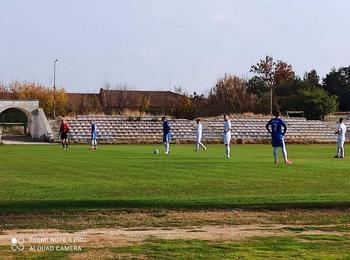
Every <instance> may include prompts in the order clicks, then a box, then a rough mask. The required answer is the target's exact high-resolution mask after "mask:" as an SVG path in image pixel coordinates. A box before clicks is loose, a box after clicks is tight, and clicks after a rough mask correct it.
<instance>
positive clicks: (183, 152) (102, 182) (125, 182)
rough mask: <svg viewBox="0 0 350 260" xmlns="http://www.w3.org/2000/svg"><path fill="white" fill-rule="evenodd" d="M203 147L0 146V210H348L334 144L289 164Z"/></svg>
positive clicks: (348, 163) (241, 148)
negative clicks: (65, 148) (156, 151)
mask: <svg viewBox="0 0 350 260" xmlns="http://www.w3.org/2000/svg"><path fill="white" fill-rule="evenodd" d="M155 148H159V149H160V151H161V153H160V154H158V155H155V154H153V149H155ZM208 148H209V149H208V151H206V152H203V151H200V152H194V151H193V149H194V146H193V145H172V146H171V154H170V155H164V154H163V152H162V151H163V149H162V146H161V145H113V146H112V145H104V146H100V147H99V150H97V151H91V150H89V146H87V145H71V146H70V150H69V151H62V150H61V147H60V146H57V145H47V146H24V145H23V146H4V145H2V146H0V155H1V163H0V185H1V190H0V210H2V211H20V210H24V211H30V210H40V209H43V210H56V209H88V208H90V209H92V208H94V209H102V208H122V207H123V208H222V207H223V208H225V207H227V208H234V207H241V208H245V207H261V208H264V207H269V208H274V207H276V208H284V207H287V208H288V207H318V206H322V207H331V206H349V205H350V160H349V159H344V160H338V159H334V158H332V156H333V155H334V152H335V151H334V150H335V147H334V146H333V145H289V146H288V147H287V148H288V152H289V157H290V159H291V160H292V161H293V162H294V164H293V165H288V166H286V165H284V164H283V163H282V162H281V163H280V164H279V165H274V164H273V158H272V151H271V150H272V149H271V147H270V146H269V145H233V146H232V159H230V160H227V159H225V154H224V146H223V145H209V147H208ZM280 159H281V161H282V156H281V158H280Z"/></svg>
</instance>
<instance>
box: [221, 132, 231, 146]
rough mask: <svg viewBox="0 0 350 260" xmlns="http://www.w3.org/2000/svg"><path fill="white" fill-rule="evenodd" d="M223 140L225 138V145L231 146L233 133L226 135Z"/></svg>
mask: <svg viewBox="0 0 350 260" xmlns="http://www.w3.org/2000/svg"><path fill="white" fill-rule="evenodd" d="M223 138H224V144H225V145H228V144H230V142H231V133H225V134H224V136H223Z"/></svg>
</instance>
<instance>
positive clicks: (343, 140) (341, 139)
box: [337, 138, 345, 147]
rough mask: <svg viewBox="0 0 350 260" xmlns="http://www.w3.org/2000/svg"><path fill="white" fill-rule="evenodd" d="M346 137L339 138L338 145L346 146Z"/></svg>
mask: <svg viewBox="0 0 350 260" xmlns="http://www.w3.org/2000/svg"><path fill="white" fill-rule="evenodd" d="M344 143H345V138H338V141H337V145H338V147H344Z"/></svg>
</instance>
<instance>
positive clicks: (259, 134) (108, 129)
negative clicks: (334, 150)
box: [68, 115, 336, 144]
mask: <svg viewBox="0 0 350 260" xmlns="http://www.w3.org/2000/svg"><path fill="white" fill-rule="evenodd" d="M91 120H92V121H94V122H95V123H96V125H97V129H98V139H99V142H100V143H110V144H115V143H160V142H161V141H162V122H161V120H160V119H159V118H155V117H142V118H128V117H122V116H108V115H98V116H95V115H84V116H77V117H76V118H72V119H70V120H68V123H69V124H70V127H71V130H70V133H69V135H70V140H71V141H73V142H75V143H89V142H90V122H91ZM267 121H268V118H266V117H265V118H264V117H258V118H232V119H231V122H232V129H233V130H232V142H233V143H269V142H270V135H269V133H268V132H267V131H266V129H265V125H266V122H267ZM285 121H286V124H287V126H288V133H287V135H286V142H288V143H330V142H334V141H335V140H336V139H335V135H334V131H333V130H332V129H331V128H330V127H329V126H327V125H326V124H325V123H324V122H323V121H318V120H311V121H308V120H306V119H305V118H286V119H285ZM170 123H171V133H172V138H171V139H172V142H173V143H193V142H194V140H195V122H194V121H191V120H187V119H173V120H170ZM202 124H203V138H202V140H203V142H205V143H220V142H222V130H223V121H222V119H215V118H214V119H207V120H205V119H204V120H202Z"/></svg>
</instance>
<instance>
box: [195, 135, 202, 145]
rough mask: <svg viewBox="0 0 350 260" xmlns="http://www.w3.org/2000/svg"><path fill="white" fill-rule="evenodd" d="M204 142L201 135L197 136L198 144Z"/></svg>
mask: <svg viewBox="0 0 350 260" xmlns="http://www.w3.org/2000/svg"><path fill="white" fill-rule="evenodd" d="M201 141H202V136H201V135H197V136H196V143H197V144H198V143H200V142H201Z"/></svg>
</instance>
